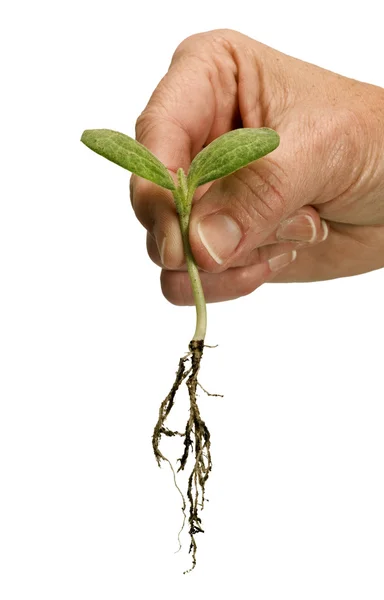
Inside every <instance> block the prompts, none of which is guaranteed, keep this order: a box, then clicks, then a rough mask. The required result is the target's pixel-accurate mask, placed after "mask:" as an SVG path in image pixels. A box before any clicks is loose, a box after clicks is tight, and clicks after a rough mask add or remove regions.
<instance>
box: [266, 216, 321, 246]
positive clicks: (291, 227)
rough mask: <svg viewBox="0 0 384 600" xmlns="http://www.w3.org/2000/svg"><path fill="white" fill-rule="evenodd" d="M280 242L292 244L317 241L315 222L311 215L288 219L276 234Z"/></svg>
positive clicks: (281, 224)
mask: <svg viewBox="0 0 384 600" xmlns="http://www.w3.org/2000/svg"><path fill="white" fill-rule="evenodd" d="M276 237H277V239H279V240H285V241H290V242H314V241H315V239H316V227H315V222H314V220H313V219H312V217H311V216H310V215H297V216H296V217H292V218H290V219H286V220H285V221H283V222H282V223H280V226H279V228H278V230H277V232H276Z"/></svg>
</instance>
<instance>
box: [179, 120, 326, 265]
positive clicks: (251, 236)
mask: <svg viewBox="0 0 384 600" xmlns="http://www.w3.org/2000/svg"><path fill="white" fill-rule="evenodd" d="M295 129H296V127H294V126H292V127H287V128H286V130H285V131H283V130H282V128H279V129H278V132H279V134H280V140H281V142H280V146H279V147H278V148H277V149H276V150H275V151H274V152H273V153H272V154H271V155H268V156H265V157H264V158H261V159H259V160H257V161H255V162H254V163H251V164H249V165H248V166H247V167H245V168H243V169H241V170H239V171H237V172H235V173H233V174H232V175H229V176H228V177H225V178H223V179H220V180H218V181H216V182H214V183H213V184H212V185H211V186H210V188H209V189H208V190H207V191H206V193H205V194H204V195H203V196H202V197H201V198H200V199H198V200H197V201H196V202H195V203H194V206H193V208H192V212H191V219H190V230H189V231H190V243H191V248H192V252H193V255H194V257H195V259H196V262H197V263H198V265H199V266H200V267H201V268H202V269H203V270H205V271H210V272H221V271H224V270H225V269H227V268H229V267H234V266H245V265H247V264H249V257H250V255H251V254H252V252H253V251H254V250H255V249H257V248H260V247H262V246H266V245H270V244H277V243H279V242H280V241H281V239H282V238H280V237H279V232H280V231H281V228H280V229H279V226H280V224H281V225H282V226H283V224H284V223H285V222H286V221H287V219H288V217H290V218H291V217H292V216H295V214H296V213H297V211H299V214H301V216H302V217H303V216H304V215H305V213H306V212H308V216H310V219H309V220H307V223H309V225H311V224H312V228H313V232H312V233H313V234H314V235H313V236H312V239H311V232H310V231H309V235H308V237H307V240H304V238H302V240H301V239H300V238H291V240H290V241H295V240H297V241H308V242H311V243H312V242H317V241H321V240H322V238H323V237H324V225H323V224H322V223H321V222H320V218H319V217H318V214H317V212H316V210H314V209H313V208H312V207H310V206H308V205H310V204H311V203H313V202H315V201H316V200H317V199H319V198H320V196H321V190H322V189H324V187H325V183H326V176H327V178H329V177H331V176H332V175H331V173H330V170H329V169H328V168H327V165H326V161H325V160H324V158H322V156H321V154H322V153H323V144H318V145H317V147H316V148H315V149H313V145H312V147H311V145H310V143H308V144H307V143H306V137H305V136H303V133H301V134H300V135H299V134H298V133H296V131H295ZM308 142H309V140H308ZM303 206H306V208H305V209H303V208H302V207H303ZM302 221H303V219H302ZM304 221H305V219H304ZM284 239H286V238H284ZM324 239H325V238H324ZM286 241H289V240H287V239H286Z"/></svg>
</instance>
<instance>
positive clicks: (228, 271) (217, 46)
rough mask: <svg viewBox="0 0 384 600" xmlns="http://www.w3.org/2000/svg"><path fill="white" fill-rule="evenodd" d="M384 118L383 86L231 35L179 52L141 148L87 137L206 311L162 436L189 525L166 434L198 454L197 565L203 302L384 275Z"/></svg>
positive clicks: (204, 443)
mask: <svg viewBox="0 0 384 600" xmlns="http://www.w3.org/2000/svg"><path fill="white" fill-rule="evenodd" d="M383 120H384V92H383V90H381V89H380V88H377V87H374V86H370V85H368V84H362V83H359V82H356V81H352V80H349V79H346V78H343V77H340V76H338V75H335V74H333V73H330V72H327V71H324V70H322V69H319V68H317V67H313V66H311V65H308V64H306V63H302V62H300V61H297V60H295V59H292V58H290V57H288V56H285V55H283V54H280V53H279V52H276V51H275V50H273V49H271V48H268V47H267V46H264V45H262V44H259V43H257V42H255V41H253V40H251V39H250V38H247V37H245V36H243V35H241V34H239V33H236V32H234V31H229V30H223V31H214V32H209V33H206V34H201V35H197V36H192V37H191V38H188V39H187V40H186V41H185V42H183V43H182V44H181V45H180V46H179V47H178V49H177V50H176V52H175V54H174V57H173V61H172V64H171V67H170V70H169V72H168V74H167V75H166V77H165V78H164V79H163V80H162V81H161V83H160V84H159V86H158V88H157V89H156V90H155V92H154V94H153V95H152V97H151V99H150V101H149V103H148V106H147V107H146V109H145V110H144V112H143V113H142V115H141V116H140V117H139V119H138V121H137V129H136V133H137V140H138V141H135V140H133V139H132V138H130V137H128V136H126V135H124V134H121V133H118V132H116V131H111V130H106V129H97V130H87V131H85V132H84V133H83V136H82V141H83V142H84V143H85V144H86V145H87V146H89V147H90V148H91V149H92V150H94V151H95V152H97V153H98V154H101V155H102V156H104V157H106V158H108V159H109V160H111V161H113V162H115V163H116V164H118V165H120V166H121V167H124V168H125V169H128V170H129V171H131V172H132V173H134V175H133V177H132V179H131V198H132V204H133V207H134V210H135V212H136V215H137V217H138V218H139V220H140V221H141V223H142V224H143V225H144V226H145V227H146V228H147V230H148V236H147V240H148V244H147V246H148V252H149V254H150V256H151V258H152V259H153V260H154V261H155V262H156V263H157V264H159V265H160V266H162V268H163V270H162V288H163V292H164V294H165V296H166V297H167V298H168V299H169V300H170V301H172V302H174V303H176V304H192V303H194V304H195V306H196V328H195V333H194V336H193V338H192V340H191V342H190V343H189V352H188V353H187V355H186V356H184V357H182V358H180V360H179V366H178V370H177V373H176V378H175V380H174V383H173V385H172V388H171V390H170V392H169V394H168V395H167V396H166V398H165V399H164V401H163V402H162V403H161V406H160V410H159V418H158V421H157V423H156V426H155V429H154V433H153V438H152V445H153V450H154V454H155V457H156V459H157V462H158V464H159V465H160V464H161V461H166V462H168V463H169V464H170V466H171V468H172V472H173V475H174V481H175V485H176V487H177V489H178V490H179V492H180V494H181V496H182V500H183V506H182V510H183V514H184V522H185V520H186V517H187V515H186V507H187V505H186V501H185V498H184V495H183V494H182V492H181V490H180V488H179V487H178V484H177V481H176V474H175V470H174V468H173V466H172V464H171V463H170V461H169V460H168V459H167V458H166V457H165V456H164V455H163V453H162V452H161V450H160V441H161V439H162V436H169V437H178V436H180V437H182V438H183V443H184V451H183V453H182V456H181V458H180V459H179V463H180V464H179V468H178V471H180V470H184V468H185V466H186V464H187V461H188V458H189V455H190V454H192V455H194V463H193V467H192V470H191V472H190V475H189V478H188V489H187V498H188V506H189V516H188V523H189V535H190V552H191V553H192V568H194V566H195V565H196V550H197V546H196V539H195V535H196V534H197V533H199V532H202V531H203V529H202V522H201V517H200V510H201V509H202V508H203V507H204V499H205V485H206V482H207V479H208V477H209V473H210V471H211V468H212V461H211V452H210V446H211V442H210V433H209V430H208V428H207V426H206V424H205V422H204V421H203V419H202V418H201V415H200V411H199V407H198V404H197V394H196V390H197V386H198V385H199V382H198V379H197V376H198V373H199V369H200V363H201V359H202V354H203V349H204V347H205V345H204V340H205V334H206V324H207V319H206V304H205V297H204V295H205V296H206V298H207V300H208V301H211V302H212V301H219V300H228V299H231V298H236V297H239V296H242V295H245V294H248V293H250V292H251V291H253V290H254V289H255V288H256V287H258V286H259V285H261V284H262V283H263V282H265V281H268V280H273V281H308V280H315V279H328V278H332V277H341V276H346V275H353V274H357V273H362V272H364V271H369V270H372V269H377V268H380V267H382V266H384V162H383V158H382V157H383V139H384V136H383V133H384V132H383V129H384V126H383ZM274 129H276V130H277V131H278V133H277V132H276V131H275V130H274ZM279 134H280V136H281V138H282V143H281V144H280V146H279ZM140 142H141V143H140ZM278 146H279V147H278ZM150 151H151V152H150ZM297 250H298V252H297ZM294 261H295V262H294ZM188 361H190V364H188ZM184 381H185V382H186V385H187V388H188V392H189V400H190V409H189V418H188V421H187V424H186V427H185V429H184V431H183V432H179V431H172V430H170V429H168V427H167V426H166V424H165V422H166V420H167V417H168V416H169V413H170V411H171V409H172V407H173V405H174V402H175V396H176V393H177V391H178V389H179V387H180V385H181V384H182V383H183V382H184ZM184 522H183V526H184Z"/></svg>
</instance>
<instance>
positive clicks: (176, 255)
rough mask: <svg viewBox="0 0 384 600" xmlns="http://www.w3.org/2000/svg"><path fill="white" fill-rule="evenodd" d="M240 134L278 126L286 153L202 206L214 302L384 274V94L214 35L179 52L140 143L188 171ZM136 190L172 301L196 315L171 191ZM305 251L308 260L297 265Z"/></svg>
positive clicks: (223, 183)
mask: <svg viewBox="0 0 384 600" xmlns="http://www.w3.org/2000/svg"><path fill="white" fill-rule="evenodd" d="M241 126H244V127H270V128H272V129H275V130H276V131H277V132H278V133H279V135H280V139H281V142H280V146H279V147H278V148H277V149H276V150H275V151H274V152H273V153H272V154H270V155H268V156H266V157H265V158H261V159H260V160H258V161H257V162H255V163H252V164H251V165H250V166H248V167H246V168H244V169H242V170H241V171H238V172H237V173H234V174H233V175H230V176H228V177H225V178H224V179H220V180H218V181H215V182H213V183H209V184H207V185H205V186H203V187H202V188H199V189H198V190H197V192H196V194H195V199H194V206H193V207H192V211H191V216H190V233H189V240H190V244H191V248H192V252H193V255H194V257H195V259H196V262H197V264H198V266H199V268H200V269H201V281H202V285H203V288H204V292H205V297H206V300H207V302H214V301H221V300H228V299H232V298H236V297H239V296H243V295H245V294H249V293H250V292H252V291H253V290H254V289H255V288H257V287H258V286H260V285H261V284H262V283H263V282H265V281H271V280H273V281H278V282H289V281H316V280H322V279H331V278H335V277H344V276H348V275H355V274H358V273H363V272H366V271H370V270H373V269H377V268H380V267H383V266H384V91H383V90H382V89H381V88H378V87H375V86H372V85H369V84H365V83H361V82H358V81H354V80H351V79H347V78H345V77H341V76H340V75H337V74H335V73H332V72H329V71H325V70H323V69H321V68H319V67H316V66H314V65H311V64H308V63H305V62H302V61H299V60H296V59H293V58H291V57H289V56H286V55H284V54H282V53H280V52H278V51H276V50H274V49H272V48H269V47H267V46H264V45H263V44H260V43H258V42H256V41H254V40H252V39H251V38H249V37H246V36H244V35H242V34H240V33H238V32H235V31H230V30H219V31H212V32H208V33H203V34H198V35H194V36H192V37H190V38H188V39H186V40H185V41H184V42H182V43H181V44H180V46H179V47H178V48H177V50H176V52H175V54H174V56H173V59H172V63H171V66H170V68H169V71H168V73H167V74H166V75H165V77H164V78H163V80H162V81H161V82H160V84H159V86H158V87H157V89H156V90H155V92H154V94H153V95H152V97H151V99H150V101H149V103H148V106H147V107H146V109H145V110H144V112H143V113H142V114H141V115H140V117H139V119H138V121H137V130H136V131H137V139H138V140H139V141H140V142H141V143H143V144H144V145H145V146H146V147H148V148H149V149H150V150H151V151H152V152H153V153H154V154H155V155H156V156H157V157H158V158H159V159H160V160H161V161H162V162H163V163H164V164H165V165H166V166H167V167H168V168H169V169H170V170H171V171H173V172H174V173H175V172H176V170H177V169H178V168H179V167H180V166H181V167H183V168H184V170H185V171H186V172H187V171H188V167H189V165H190V162H191V160H192V159H193V157H194V156H195V155H196V154H197V153H198V152H199V151H200V150H201V149H202V148H203V146H205V145H207V144H209V143H210V142H211V141H212V140H213V139H215V138H217V137H218V136H220V135H222V134H223V133H225V132H227V131H230V130H232V129H234V128H237V127H241ZM131 192H132V194H131V198H132V205H133V208H134V210H135V213H136V215H137V217H138V219H139V220H140V222H141V223H142V224H143V225H144V227H146V228H147V230H148V236H147V248H148V252H149V255H150V257H151V258H152V260H153V261H154V262H155V263H156V264H158V265H159V266H161V267H162V269H163V270H162V274H161V284H162V290H163V293H164V295H165V296H166V298H167V299H168V300H170V301H171V302H173V303H175V304H193V297H192V293H191V288H190V286H189V284H188V275H187V273H186V264H185V260H184V255H183V246H182V239H181V234H180V231H179V226H178V220H177V216H176V210H175V207H174V203H173V199H172V195H171V193H169V192H165V191H163V190H161V189H160V188H159V187H157V186H155V185H153V184H151V183H149V182H147V181H144V180H142V179H139V178H138V177H133V178H132V185H131ZM327 234H328V235H327ZM324 238H325V240H324ZM321 240H324V241H323V242H321ZM320 242H321V243H320ZM292 250H297V257H296V260H295V261H294V262H292V263H291V264H289V263H290V261H291V260H292V258H293V257H294V255H293V254H292ZM276 257H278V258H276ZM279 268H281V269H282V270H280V271H279V270H278V269H279ZM276 270H277V271H276Z"/></svg>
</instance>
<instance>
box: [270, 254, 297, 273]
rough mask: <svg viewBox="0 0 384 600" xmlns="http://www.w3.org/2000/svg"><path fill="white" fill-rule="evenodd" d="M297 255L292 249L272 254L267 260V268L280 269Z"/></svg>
mask: <svg viewBox="0 0 384 600" xmlns="http://www.w3.org/2000/svg"><path fill="white" fill-rule="evenodd" d="M296 256H297V252H296V250H292V251H291V252H285V253H284V254H279V255H278V256H274V257H273V258H270V259H269V261H268V264H269V268H270V269H271V271H274V272H275V271H280V269H282V268H283V267H286V266H287V265H289V264H290V263H291V262H293V261H294V260H295V258H296Z"/></svg>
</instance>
